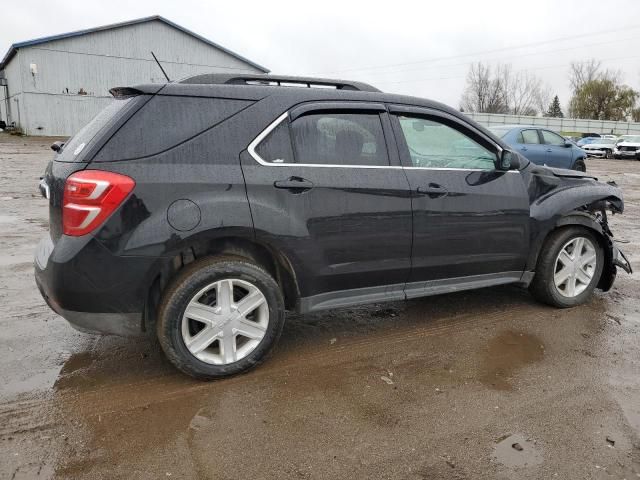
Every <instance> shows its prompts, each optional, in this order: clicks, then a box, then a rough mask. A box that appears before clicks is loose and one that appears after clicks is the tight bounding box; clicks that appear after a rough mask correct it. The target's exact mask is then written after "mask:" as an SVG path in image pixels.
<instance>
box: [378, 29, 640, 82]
mask: <svg viewBox="0 0 640 480" xmlns="http://www.w3.org/2000/svg"><path fill="white" fill-rule="evenodd" d="M638 38H640V37H638V36H635V37H628V38H619V39H616V40H609V41H606V42H597V43H586V44H582V45H577V46H575V47H567V48H558V49H553V50H544V51H542V52H529V53H522V54H520V55H511V56H508V57H496V58H488V59H480V60H470V61H467V62H459V63H451V64H445V65H434V66H426V67H420V68H411V69H403V70H393V71H390V72H379V73H371V74H370V75H377V74H387V73H391V74H394V73H405V72H416V71H420V70H423V69H436V68H437V69H443V68H449V67H458V66H464V65H471V64H472V63H475V62H476V61H486V62H495V61H497V60H509V59H513V58H522V57H531V56H535V55H545V54H549V53H558V52H566V51H569V50H577V49H581V48H585V47H597V46H600V45H608V44H612V43H620V42H626V41H629V40H636V39H638Z"/></svg>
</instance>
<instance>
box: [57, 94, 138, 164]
mask: <svg viewBox="0 0 640 480" xmlns="http://www.w3.org/2000/svg"><path fill="white" fill-rule="evenodd" d="M135 98H136V97H128V98H123V99H120V98H118V99H114V100H112V101H111V103H109V105H107V107H105V108H104V109H103V110H101V111H100V113H98V114H97V115H96V116H95V117H93V119H92V120H91V121H90V122H89V123H87V124H86V125H85V126H84V127H82V129H80V131H79V132H78V133H76V134H75V135H74V136H73V137H72V138H71V139H70V140H69V141H68V142H67V143H66V144H65V145H64V149H63V150H62V153H60V155H58V156H56V160H57V161H59V162H79V161H82V159H83V158H84V155H83V152H87V151H88V148H87V145H89V144H90V143H91V141H92V140H93V139H94V138H96V136H97V134H98V132H100V131H101V130H102V129H103V128H106V127H109V126H111V125H112V124H113V123H114V122H115V121H116V120H117V119H118V118H120V114H122V113H124V112H125V111H126V110H127V107H129V106H130V105H131V104H132V103H133V102H134V101H135Z"/></svg>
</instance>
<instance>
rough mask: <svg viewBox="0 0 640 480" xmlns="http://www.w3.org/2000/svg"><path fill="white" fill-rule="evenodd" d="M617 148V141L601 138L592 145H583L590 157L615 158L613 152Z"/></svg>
mask: <svg viewBox="0 0 640 480" xmlns="http://www.w3.org/2000/svg"><path fill="white" fill-rule="evenodd" d="M615 147H616V139H615V137H614V138H604V137H600V138H597V139H595V141H594V142H592V143H587V144H585V145H583V146H582V147H580V148H582V149H583V150H584V151H585V152H587V156H589V157H600V158H613V150H614V149H615Z"/></svg>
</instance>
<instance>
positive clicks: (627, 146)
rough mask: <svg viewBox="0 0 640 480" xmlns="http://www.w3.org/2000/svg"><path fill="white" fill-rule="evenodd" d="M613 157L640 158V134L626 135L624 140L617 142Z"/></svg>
mask: <svg viewBox="0 0 640 480" xmlns="http://www.w3.org/2000/svg"><path fill="white" fill-rule="evenodd" d="M613 158H637V159H638V160H640V135H624V139H623V141H619V142H618V143H616V148H615V149H614V150H613Z"/></svg>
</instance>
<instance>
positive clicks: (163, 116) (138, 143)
mask: <svg viewBox="0 0 640 480" xmlns="http://www.w3.org/2000/svg"><path fill="white" fill-rule="evenodd" d="M251 103H253V102H251V101H245V100H230V99H225V98H202V97H178V96H168V95H156V96H155V97H153V98H152V99H151V100H149V102H148V103H146V104H145V105H144V107H142V108H141V109H140V110H139V111H137V112H136V114H135V115H134V116H133V117H131V118H130V119H129V120H128V121H127V123H126V124H125V125H124V126H123V127H122V128H121V129H120V130H119V131H118V133H116V134H115V135H114V136H113V138H111V140H110V141H109V143H107V144H106V145H105V146H104V148H103V149H102V150H101V151H100V152H99V153H98V155H97V156H96V158H95V160H96V161H100V162H104V161H113V160H128V159H132V158H140V157H146V156H150V155H154V154H157V153H160V152H163V151H165V150H168V149H170V148H173V147H175V146H176V145H178V144H180V143H182V142H185V141H187V140H189V139H190V138H192V137H195V136H196V135H198V134H200V133H202V132H204V131H205V130H207V129H209V128H211V127H213V126H215V125H217V124H219V123H220V122H222V121H224V120H225V119H227V118H229V117H231V116H232V115H234V114H236V113H238V112H239V111H240V110H242V109H243V108H245V107H247V106H248V105H251Z"/></svg>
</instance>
